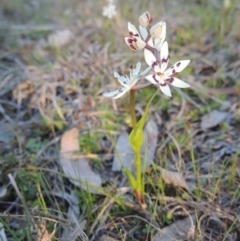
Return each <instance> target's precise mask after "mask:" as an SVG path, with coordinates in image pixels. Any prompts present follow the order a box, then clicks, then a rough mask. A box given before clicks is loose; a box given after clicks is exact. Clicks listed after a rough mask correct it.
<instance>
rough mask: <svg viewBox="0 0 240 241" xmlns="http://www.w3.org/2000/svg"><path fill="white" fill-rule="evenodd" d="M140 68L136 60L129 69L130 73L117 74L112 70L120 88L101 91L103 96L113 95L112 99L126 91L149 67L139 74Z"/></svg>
mask: <svg viewBox="0 0 240 241" xmlns="http://www.w3.org/2000/svg"><path fill="white" fill-rule="evenodd" d="M140 69H141V63H140V62H138V63H137V64H136V66H135V67H134V68H131V69H130V75H129V76H127V75H125V76H123V75H122V74H119V73H117V72H114V77H115V78H116V79H117V81H118V83H119V84H120V85H121V88H119V89H118V90H115V91H112V92H106V93H103V95H104V96H105V97H113V99H117V98H120V97H122V96H123V95H124V94H125V93H127V92H128V91H129V90H130V89H131V88H132V87H133V86H134V85H136V83H137V82H138V80H139V79H140V78H141V77H142V76H143V75H145V74H146V73H148V72H149V71H150V70H151V68H147V69H146V70H144V71H143V72H142V73H141V74H139V71H140Z"/></svg>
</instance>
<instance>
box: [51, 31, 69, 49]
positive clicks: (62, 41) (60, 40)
mask: <svg viewBox="0 0 240 241" xmlns="http://www.w3.org/2000/svg"><path fill="white" fill-rule="evenodd" d="M72 39H73V33H72V32H71V31H70V30H69V29H64V30H58V31H56V32H54V33H52V34H50V35H49V36H48V44H49V45H50V46H52V47H55V48H60V47H63V46H64V45H66V44H68V43H70V41H71V40H72Z"/></svg>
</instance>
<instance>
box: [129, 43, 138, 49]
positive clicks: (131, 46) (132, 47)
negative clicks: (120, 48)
mask: <svg viewBox="0 0 240 241" xmlns="http://www.w3.org/2000/svg"><path fill="white" fill-rule="evenodd" d="M129 47H130V48H131V49H133V50H137V49H136V48H135V47H134V46H133V45H132V44H131V45H129Z"/></svg>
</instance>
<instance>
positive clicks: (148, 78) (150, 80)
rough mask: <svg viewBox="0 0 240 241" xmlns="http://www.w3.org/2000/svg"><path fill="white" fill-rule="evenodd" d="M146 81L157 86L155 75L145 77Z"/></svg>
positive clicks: (157, 81)
mask: <svg viewBox="0 0 240 241" xmlns="http://www.w3.org/2000/svg"><path fill="white" fill-rule="evenodd" d="M145 79H146V80H148V81H149V82H151V83H152V84H154V85H158V84H159V80H158V79H157V75H155V74H151V75H148V76H146V77H145Z"/></svg>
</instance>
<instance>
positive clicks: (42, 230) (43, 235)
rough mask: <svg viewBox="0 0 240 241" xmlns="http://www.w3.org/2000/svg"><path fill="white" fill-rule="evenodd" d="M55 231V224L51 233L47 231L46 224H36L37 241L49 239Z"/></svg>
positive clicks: (49, 240) (48, 240) (47, 240)
mask: <svg viewBox="0 0 240 241" xmlns="http://www.w3.org/2000/svg"><path fill="white" fill-rule="evenodd" d="M55 231H56V225H55V227H54V230H53V232H52V233H51V234H49V233H48V230H47V228H46V226H45V225H44V224H43V223H40V224H39V225H38V234H37V241H51V240H52V238H53V236H54V234H55Z"/></svg>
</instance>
